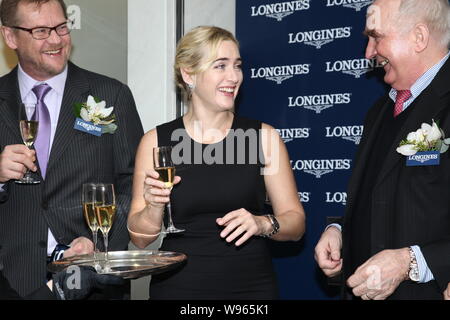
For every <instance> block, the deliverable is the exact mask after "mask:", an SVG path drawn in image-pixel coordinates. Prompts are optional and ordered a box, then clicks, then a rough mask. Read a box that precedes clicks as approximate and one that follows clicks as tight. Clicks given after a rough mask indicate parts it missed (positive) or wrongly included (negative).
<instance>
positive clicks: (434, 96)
mask: <svg viewBox="0 0 450 320" xmlns="http://www.w3.org/2000/svg"><path fill="white" fill-rule="evenodd" d="M449 76H450V60H449V61H447V62H446V63H445V65H444V66H443V67H442V69H441V70H440V72H439V73H438V75H437V76H436V78H435V79H434V81H433V82H432V83H431V84H430V86H429V87H428V88H427V89H425V90H424V91H423V92H422V93H421V94H420V96H419V97H418V98H417V99H416V100H415V101H414V102H413V104H412V105H411V106H409V108H413V109H412V110H411V113H410V114H409V116H408V119H406V121H405V123H404V124H403V126H402V128H401V129H400V131H399V133H398V135H397V136H396V137H395V139H394V142H393V144H392V146H391V148H390V151H389V152H388V154H387V157H386V160H385V162H384V164H383V166H382V168H381V171H380V174H379V175H378V179H377V181H376V184H375V185H377V184H379V183H381V182H382V181H383V179H384V178H385V177H386V175H387V174H388V173H389V172H390V171H391V170H392V169H393V168H394V167H395V165H396V164H397V163H398V162H399V161H405V157H404V156H402V155H401V154H399V153H398V152H397V151H396V149H397V147H398V146H399V144H400V141H402V140H403V139H406V137H407V135H408V134H409V133H410V132H412V131H416V130H417V129H419V128H420V127H421V125H422V123H424V122H425V123H428V124H431V122H432V120H433V119H434V120H435V121H437V120H439V119H438V118H436V117H437V116H438V114H439V112H440V111H441V110H442V109H443V108H445V107H447V104H446V103H443V101H442V99H443V98H444V95H445V94H446V93H448V92H449V91H450V88H449V87H448V80H447V79H449Z"/></svg>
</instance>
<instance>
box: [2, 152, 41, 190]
mask: <svg viewBox="0 0 450 320" xmlns="http://www.w3.org/2000/svg"><path fill="white" fill-rule="evenodd" d="M34 161H36V152H35V151H34V150H30V149H28V148H27V147H26V146H25V145H23V144H15V145H10V146H6V147H5V148H4V149H3V151H2V153H0V183H5V182H8V181H9V180H18V179H22V178H23V176H24V174H25V172H26V171H27V168H28V169H30V170H31V171H33V172H36V170H37V167H36V165H35V164H34Z"/></svg>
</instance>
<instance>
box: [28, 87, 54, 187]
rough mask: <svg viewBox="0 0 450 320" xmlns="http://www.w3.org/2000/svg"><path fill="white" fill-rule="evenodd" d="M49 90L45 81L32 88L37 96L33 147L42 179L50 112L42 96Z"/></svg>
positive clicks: (49, 130) (46, 156)
mask: <svg viewBox="0 0 450 320" xmlns="http://www.w3.org/2000/svg"><path fill="white" fill-rule="evenodd" d="M50 90H52V88H51V87H50V86H49V85H48V84H46V83H43V84H40V85H38V86H35V87H34V88H33V92H34V94H35V95H36V98H37V103H36V110H35V115H37V117H36V118H37V120H39V128H38V135H37V137H36V141H35V143H34V147H35V149H36V154H37V158H38V162H39V168H41V174H42V177H43V178H44V179H45V172H46V171H47V162H48V151H49V147H50V132H51V122H50V113H49V112H48V108H47V105H46V104H45V102H44V98H45V96H46V95H47V93H49V92H50Z"/></svg>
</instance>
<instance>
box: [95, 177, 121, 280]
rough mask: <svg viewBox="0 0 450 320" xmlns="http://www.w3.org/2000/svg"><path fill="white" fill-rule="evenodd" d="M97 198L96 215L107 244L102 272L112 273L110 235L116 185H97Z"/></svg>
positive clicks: (114, 209) (114, 211) (114, 207)
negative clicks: (109, 261) (109, 259)
mask: <svg viewBox="0 0 450 320" xmlns="http://www.w3.org/2000/svg"><path fill="white" fill-rule="evenodd" d="M95 193H96V198H95V205H94V208H95V214H96V217H97V223H98V227H99V229H100V231H101V232H102V234H103V241H104V243H105V264H104V267H103V269H102V271H101V272H103V273H104V272H110V271H111V268H110V267H109V264H108V233H109V230H111V227H112V224H113V222H114V217H115V214H116V196H115V194H114V185H113V184H106V183H101V184H97V187H96V192H95Z"/></svg>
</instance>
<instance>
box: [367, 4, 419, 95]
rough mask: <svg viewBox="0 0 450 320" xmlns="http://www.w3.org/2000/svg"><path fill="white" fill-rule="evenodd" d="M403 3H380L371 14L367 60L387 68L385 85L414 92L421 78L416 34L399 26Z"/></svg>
mask: <svg viewBox="0 0 450 320" xmlns="http://www.w3.org/2000/svg"><path fill="white" fill-rule="evenodd" d="M399 7H400V0H393V1H392V0H390V1H384V0H378V1H376V2H375V3H374V4H373V5H372V6H371V8H369V10H368V16H367V22H366V31H365V33H366V35H367V36H368V37H369V42H368V44H367V48H366V58H367V59H372V58H376V59H377V61H378V62H379V63H381V64H384V71H385V72H386V74H385V76H384V81H385V82H386V83H387V84H389V85H390V86H391V87H393V88H395V89H397V90H404V89H410V88H411V86H412V84H414V82H415V81H416V80H417V78H418V77H419V76H420V73H419V70H418V68H417V65H419V64H418V61H417V58H418V55H417V52H416V50H415V46H414V37H413V32H412V31H410V32H408V31H402V30H400V28H399V26H398V25H397V24H396V23H397V21H398V17H397V13H398V10H399Z"/></svg>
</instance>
